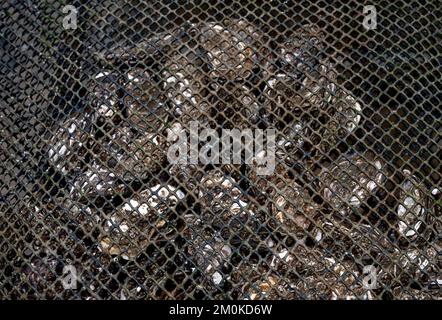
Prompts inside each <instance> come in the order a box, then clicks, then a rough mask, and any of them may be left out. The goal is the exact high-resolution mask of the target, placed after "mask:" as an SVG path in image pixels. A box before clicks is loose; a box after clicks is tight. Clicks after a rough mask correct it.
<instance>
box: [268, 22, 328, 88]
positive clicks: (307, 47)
mask: <svg viewBox="0 0 442 320" xmlns="http://www.w3.org/2000/svg"><path fill="white" fill-rule="evenodd" d="M324 42H325V41H324V33H323V32H322V31H321V29H320V28H319V27H317V26H315V25H313V24H311V25H310V24H309V25H305V26H302V27H301V28H299V29H297V30H296V31H295V32H294V34H293V35H292V36H291V37H290V38H288V39H287V40H285V41H284V43H283V44H282V45H281V46H280V47H279V48H278V50H277V53H278V58H279V59H278V60H279V61H280V63H281V64H282V68H283V69H284V70H285V71H286V72H287V73H289V74H291V75H293V76H295V78H296V79H301V80H302V78H303V77H304V76H305V73H306V72H308V71H309V70H310V69H312V68H314V67H315V66H316V65H317V64H318V62H319V59H320V57H321V56H322V55H323V53H322V51H323V50H324V49H325V45H324Z"/></svg>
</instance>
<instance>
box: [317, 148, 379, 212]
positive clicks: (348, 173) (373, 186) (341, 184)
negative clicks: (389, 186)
mask: <svg viewBox="0 0 442 320" xmlns="http://www.w3.org/2000/svg"><path fill="white" fill-rule="evenodd" d="M383 170H385V165H384V164H383V163H382V161H381V160H378V159H374V160H372V161H369V160H366V159H364V158H363V157H362V156H350V157H341V158H340V159H338V160H337V161H336V162H335V163H333V165H332V166H331V167H330V168H327V169H325V170H324V171H323V172H322V173H321V175H320V177H319V181H320V185H321V189H322V190H323V196H324V200H325V201H326V202H327V203H328V204H329V205H330V206H331V207H332V208H333V209H334V210H335V211H337V212H339V213H340V214H341V215H343V216H348V215H350V214H351V213H352V212H353V210H355V209H356V210H357V209H358V208H359V207H360V206H361V204H362V203H364V202H365V201H366V200H367V199H368V197H369V196H370V195H373V194H374V193H375V192H376V190H377V189H378V188H380V187H382V185H383V183H384V181H385V179H386V176H385V173H384V172H383Z"/></svg>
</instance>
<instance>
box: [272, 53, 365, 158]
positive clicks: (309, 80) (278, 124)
mask: <svg viewBox="0 0 442 320" xmlns="http://www.w3.org/2000/svg"><path fill="white" fill-rule="evenodd" d="M335 83H336V72H335V71H334V68H333V66H332V65H331V64H330V63H329V62H326V61H321V62H320V63H318V64H317V66H316V67H315V69H312V70H309V71H308V73H306V74H305V78H303V80H302V81H298V80H297V79H296V78H295V77H294V76H293V75H291V74H289V73H285V72H281V73H278V74H276V75H275V76H273V77H271V78H269V79H268V80H267V81H266V86H265V88H264V97H265V98H266V100H265V101H264V109H265V111H266V114H267V115H268V116H267V117H268V119H267V123H269V124H270V125H272V126H274V127H275V128H277V129H278V130H279V132H280V133H279V135H278V138H277V145H278V149H279V154H280V157H282V158H283V159H284V160H285V161H287V162H288V163H293V162H295V161H296V160H297V158H296V157H295V156H294V155H293V151H295V152H296V150H297V149H302V148H303V147H304V144H305V142H309V144H313V145H317V146H318V149H319V150H320V151H322V152H327V151H328V150H329V149H330V148H332V147H334V146H335V145H336V144H337V143H338V141H339V140H340V139H342V138H344V137H346V136H347V135H348V134H349V133H351V132H353V131H355V130H356V128H357V126H358V124H359V122H360V121H361V112H362V107H361V104H360V103H359V102H357V100H356V99H355V98H354V97H353V96H352V95H351V94H349V93H347V92H346V91H345V90H343V89H340V88H338V87H337V85H336V84H335Z"/></svg>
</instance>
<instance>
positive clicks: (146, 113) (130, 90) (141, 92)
mask: <svg viewBox="0 0 442 320" xmlns="http://www.w3.org/2000/svg"><path fill="white" fill-rule="evenodd" d="M125 78H126V79H125V85H124V87H123V88H124V90H125V97H124V99H123V100H124V105H125V107H126V110H127V119H128V121H129V123H131V124H132V125H133V126H135V127H136V128H137V129H138V130H140V131H142V132H144V131H147V132H152V131H155V130H161V128H162V127H164V126H165V124H166V123H167V116H168V110H167V108H166V105H165V97H164V95H162V94H161V93H160V88H159V85H158V83H156V82H155V80H154V79H153V76H152V74H151V71H150V70H146V69H143V68H133V69H131V70H129V71H128V72H127V73H126V75H125Z"/></svg>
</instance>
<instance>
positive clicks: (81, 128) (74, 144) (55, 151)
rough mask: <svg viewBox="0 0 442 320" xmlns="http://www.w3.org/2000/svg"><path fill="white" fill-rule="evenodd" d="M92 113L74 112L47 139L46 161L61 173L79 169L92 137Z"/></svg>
mask: <svg viewBox="0 0 442 320" xmlns="http://www.w3.org/2000/svg"><path fill="white" fill-rule="evenodd" d="M93 118H94V115H93V114H91V113H86V114H75V115H71V116H70V117H69V118H67V119H66V120H65V121H64V122H63V123H62V124H61V125H60V127H59V128H58V129H57V130H56V131H55V133H54V134H53V136H52V137H51V138H50V140H49V143H48V145H49V150H48V153H47V154H48V162H49V164H51V165H52V166H53V167H54V168H55V169H57V170H59V171H61V172H62V173H63V174H72V173H75V172H78V171H80V170H81V168H82V166H83V164H84V162H85V160H84V157H85V155H86V153H87V148H88V144H89V143H90V139H91V137H92V134H93V133H92V124H93Z"/></svg>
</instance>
